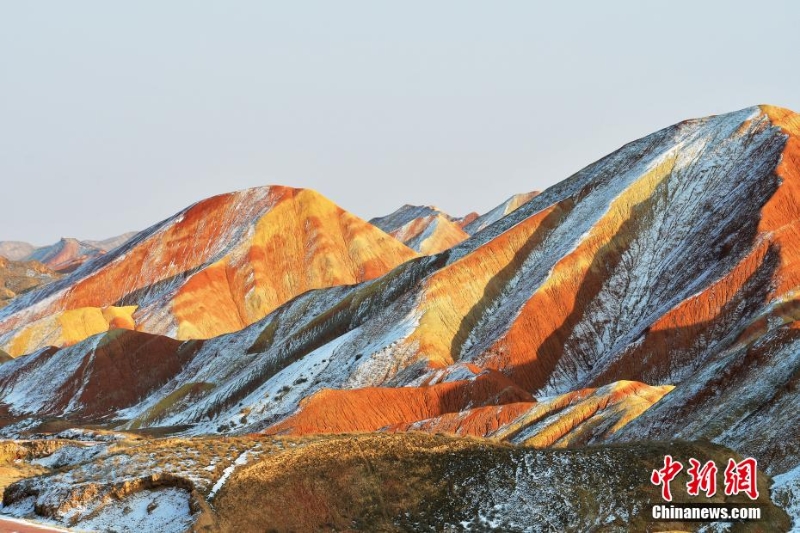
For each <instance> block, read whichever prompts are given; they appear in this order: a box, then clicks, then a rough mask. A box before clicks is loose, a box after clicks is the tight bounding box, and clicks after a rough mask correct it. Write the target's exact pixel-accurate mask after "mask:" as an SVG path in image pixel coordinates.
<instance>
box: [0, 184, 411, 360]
mask: <svg viewBox="0 0 800 533" xmlns="http://www.w3.org/2000/svg"><path fill="white" fill-rule="evenodd" d="M416 256H417V254H416V253H415V252H414V251H413V250H411V249H409V248H407V247H406V246H404V245H403V244H401V243H400V242H398V241H397V240H395V239H393V238H392V237H390V236H388V235H386V234H385V233H383V232H382V231H380V230H378V229H377V228H375V227H374V226H372V225H370V224H369V223H367V222H365V221H363V220H361V219H359V218H358V217H355V216H354V215H352V214H350V213H347V212H346V211H344V210H342V209H341V208H339V207H338V206H336V205H335V204H333V203H332V202H330V201H329V200H328V199H326V198H324V197H323V196H321V195H320V194H318V193H316V192H313V191H308V190H302V189H291V188H288V187H263V188H258V189H250V190H246V191H240V192H237V193H231V194H226V195H222V196H217V197H214V198H210V199H208V200H205V201H202V202H199V203H197V204H195V205H193V206H191V207H189V208H187V209H186V210H184V211H182V212H181V213H179V214H177V215H175V216H174V217H172V218H170V219H168V220H165V221H163V222H161V223H159V224H156V225H155V226H153V227H151V228H149V229H147V230H145V231H143V232H141V233H139V234H138V235H137V236H136V237H134V238H133V239H132V240H130V241H129V242H128V243H127V244H125V245H124V246H122V247H121V248H117V249H116V250H115V251H113V252H111V253H108V254H105V255H103V256H101V257H98V258H97V259H96V260H94V261H92V262H90V263H87V264H85V265H83V267H82V268H80V269H78V270H77V271H75V272H74V273H73V274H72V275H70V276H69V277H68V278H65V279H63V280H61V281H59V282H57V283H54V284H52V285H50V286H49V287H47V289H46V290H43V291H39V292H37V293H34V294H30V295H28V296H26V297H25V298H20V299H17V300H15V301H14V302H13V303H12V304H11V305H9V306H8V307H7V308H6V309H4V310H3V312H0V346H2V347H3V349H5V350H6V351H8V352H9V353H11V354H12V355H14V356H17V355H22V354H24V353H30V352H32V351H35V350H36V349H39V348H42V347H45V346H49V345H55V346H64V345H68V344H71V343H72V342H74V341H77V340H80V339H81V338H85V334H86V333H88V334H96V333H100V332H102V331H105V330H106V329H108V328H109V327H110V326H112V324H103V323H102V321H95V322H94V323H93V324H94V325H95V326H96V327H92V328H88V329H87V328H86V327H85V325H86V323H85V320H84V318H83V313H84V310H88V311H85V312H90V313H91V314H94V315H97V314H98V313H101V312H102V313H107V312H108V310H111V312H112V313H114V314H119V313H122V312H123V311H120V309H124V310H126V311H124V313H125V314H127V315H129V319H130V320H129V321H127V322H128V325H130V326H131V327H135V329H137V330H140V331H145V332H151V333H159V334H163V335H168V336H170V337H173V338H177V339H198V338H209V337H213V336H216V335H220V334H223V333H228V332H232V331H237V330H239V329H241V328H243V327H244V326H247V325H249V324H252V323H253V322H255V321H257V320H260V319H261V318H263V317H264V316H266V315H267V314H268V313H270V312H272V311H273V310H274V309H276V308H277V307H278V306H280V305H281V304H283V303H285V302H287V301H288V300H290V299H292V298H294V297H296V296H298V295H300V294H302V293H303V292H306V291H308V290H310V289H317V288H323V287H330V286H337V285H348V284H353V283H359V282H362V281H366V280H370V279H373V278H376V277H378V276H381V275H383V274H385V273H387V272H388V271H389V270H390V269H392V268H394V267H395V266H397V265H398V264H400V263H402V262H404V261H406V260H408V259H411V258H414V257H416ZM134 307H135V311H134V310H133V308H134ZM54 317H55V318H56V319H57V320H55V322H54V320H53V318H54ZM75 328H77V329H78V332H77V333H76V331H75Z"/></svg>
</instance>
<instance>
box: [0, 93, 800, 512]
mask: <svg viewBox="0 0 800 533" xmlns="http://www.w3.org/2000/svg"><path fill="white" fill-rule="evenodd" d="M518 203H522V205H520V206H519V207H518V208H517V209H515V210H514V211H513V212H511V213H510V214H506V215H505V216H501V215H498V218H497V219H496V221H494V222H493V223H489V225H486V226H483V227H482V228H480V227H479V226H480V224H477V225H475V223H476V222H478V220H479V219H476V220H474V221H473V222H472V223H470V224H468V225H467V226H465V230H466V231H467V232H468V233H473V236H472V237H471V238H468V239H465V240H463V241H462V242H460V243H458V244H455V245H454V246H451V247H448V248H446V249H445V250H444V251H442V252H441V253H436V254H432V255H423V256H419V255H418V254H417V253H415V252H414V251H412V250H410V249H409V248H408V247H406V246H405V245H403V244H402V243H400V242H399V241H398V240H396V239H393V238H392V237H391V236H389V235H387V234H386V233H384V232H383V231H381V230H380V229H378V228H377V227H375V226H374V225H371V224H368V223H366V222H364V221H361V220H360V219H357V218H356V217H354V216H353V215H349V214H348V213H346V212H344V211H342V210H341V209H339V208H337V207H336V206H334V205H333V204H331V203H330V202H328V201H327V200H325V199H323V198H322V197H320V196H319V195H318V194H316V193H313V192H311V191H302V190H296V189H287V188H280V187H270V188H264V189H256V190H252V191H245V192H241V193H234V194H232V195H226V196H222V197H217V198H213V199H210V200H207V201H205V202H201V203H200V204H196V205H195V206H193V207H191V208H189V209H187V210H186V211H184V212H182V213H180V214H179V215H177V216H176V217H173V218H172V219H169V220H167V221H165V222H163V223H160V224H158V225H156V226H154V227H153V228H151V229H150V230H146V231H145V232H143V233H141V234H139V235H138V236H137V237H135V238H134V239H133V240H132V241H131V242H130V243H128V244H127V245H125V246H124V247H123V248H121V249H119V250H117V251H116V252H112V253H110V254H107V255H106V256H103V257H101V258H98V259H96V260H94V261H92V262H91V263H87V264H86V265H84V267H82V268H81V269H79V270H77V271H76V272H74V273H73V274H72V275H70V276H69V277H67V278H64V279H62V280H59V281H57V282H55V283H52V284H50V285H48V286H45V287H43V288H42V289H39V290H37V291H35V292H32V293H30V294H27V295H24V296H23V297H21V298H17V299H15V300H14V301H13V302H12V303H11V304H10V305H9V306H8V307H7V308H6V309H5V310H3V311H0V331H2V332H4V334H3V336H2V337H0V341H2V342H0V348H1V349H3V350H5V351H7V352H9V353H10V354H11V355H12V356H16V355H20V354H21V353H26V352H33V353H31V354H30V355H28V356H26V357H20V358H17V359H15V360H12V361H9V362H6V363H4V364H2V365H0V398H2V404H1V405H0V407H1V409H0V416H1V417H2V418H0V421H1V422H2V424H3V425H4V426H5V428H4V429H3V431H4V432H5V434H6V435H21V434H23V433H25V432H30V431H36V430H38V429H40V428H41V427H42V425H43V424H44V423H45V422H47V423H50V421H52V420H59V422H60V423H63V424H67V425H86V424H94V425H97V424H101V425H104V426H106V427H109V428H115V429H126V430H130V431H150V432H153V431H160V432H164V433H180V434H182V435H184V436H190V435H209V434H223V435H230V434H252V433H255V432H260V433H263V434H266V435H269V436H285V435H292V436H298V437H299V436H304V437H308V436H309V435H318V434H326V433H347V432H364V431H367V432H385V433H389V432H403V433H405V432H407V431H409V430H412V431H425V432H432V433H436V432H440V431H441V432H447V433H452V434H455V435H461V436H471V437H482V438H488V439H490V441H488V442H491V445H492V446H504V445H505V444H500V443H510V444H516V445H520V446H525V447H570V448H575V449H580V447H581V446H583V445H585V444H602V443H606V442H609V441H611V442H615V443H623V444H624V446H625V447H628V448H629V449H630V448H634V449H635V448H636V446H639V448H640V449H644V448H642V446H644V445H642V444H641V443H642V442H643V441H647V442H652V441H664V442H667V443H670V442H672V440H673V439H674V438H676V437H677V438H680V439H682V440H692V441H696V440H707V441H711V442H713V443H715V444H716V445H721V446H725V447H728V448H731V449H732V450H733V451H734V452H736V453H739V454H742V455H750V456H753V457H755V458H757V459H758V461H759V465H760V466H761V467H762V468H763V470H764V471H765V472H766V473H767V474H769V475H775V476H776V479H777V480H779V481H780V482H781V483H782V484H781V485H780V487H782V489H781V490H783V491H785V492H784V493H782V494H783V496H782V498H785V500H786V501H789V502H791V501H795V499H797V496H798V494H797V491H800V484H797V483H796V482H795V481H792V480H794V479H795V476H796V474H795V473H796V472H797V468H798V467H800V433H798V431H799V430H797V428H798V427H800V424H798V421H800V420H799V419H798V417H800V415H799V414H798V413H800V394H799V393H798V387H797V380H798V376H800V356H798V354H800V344H798V343H799V342H800V337H798V333H797V332H798V331H800V329H799V328H798V321H797V318H798V315H797V310H798V309H800V304H798V302H797V295H798V294H799V293H798V287H800V262H798V258H800V253H799V252H798V250H799V249H800V240H799V239H798V237H797V235H798V231H797V224H798V223H800V115H797V114H795V113H793V112H791V111H788V110H784V109H780V108H775V107H769V106H761V107H752V108H747V109H744V110H741V111H737V112H734V113H729V114H725V115H719V116H712V117H707V118H703V119H696V120H687V121H684V122H681V123H679V124H676V125H674V126H671V127H668V128H665V129H663V130H661V131H658V132H656V133H653V134H651V135H649V136H647V137H644V138H642V139H639V140H637V141H634V142H632V143H630V144H627V145H625V146H623V147H622V148H620V149H619V150H617V151H616V152H614V153H612V154H610V155H609V156H607V157H605V158H603V159H601V160H599V161H597V162H596V163H593V164H592V165H590V166H588V167H586V168H585V169H583V170H581V171H579V172H578V173H576V174H575V175H573V176H572V177H570V178H569V179H567V180H565V181H563V182H561V183H559V184H557V185H555V186H554V187H551V188H550V189H547V190H546V191H544V192H542V193H541V194H539V195H537V196H535V197H533V198H531V199H529V200H528V201H527V202H524V203H523V202H522V200H519V201H518ZM401 211H402V210H401ZM406 211H407V212H406V213H399V214H397V216H396V217H394V215H392V216H393V217H394V218H395V220H396V222H395V223H394V224H389V223H388V222H389V221H386V220H383V221H378V222H377V223H379V224H381V223H386V224H387V226H386V227H387V229H390V230H391V227H392V226H394V225H396V223H397V222H402V221H403V220H405V217H406V216H408V217H410V218H408V221H413V220H419V219H420V218H421V217H422V218H424V216H426V215H424V214H423V212H422V211H417V210H413V209H406ZM412 215H413V216H412ZM437 216H438V215H437ZM386 218H389V217H386ZM407 223H408V222H406V223H405V224H407ZM405 224H401V225H400V227H402V226H403V225H405ZM473 225H474V226H473ZM471 226H472V227H473V229H472V230H470V227H471ZM475 228H478V229H475ZM133 306H136V308H135V310H134V309H133ZM87 309H91V310H93V311H88V310H87ZM66 312H71V313H76V312H77V313H90V314H92V313H93V316H94V317H95V319H97V323H98V327H97V328H94V329H98V330H100V334H99V335H95V336H92V337H88V338H85V339H83V340H79V337H82V336H85V335H87V334H89V331H88V329H87V330H85V331H84V330H81V331H80V332H79V333H80V334H79V335H73V336H69V335H66V334H64V335H62V336H61V337H59V338H57V339H56V340H57V341H58V342H51V341H52V339H53V338H55V337H53V336H50V335H49V334H42V333H37V334H35V335H34V334H33V333H30V328H31V327H33V326H31V324H33V325H36V324H41V323H42V321H48V320H50V321H53V320H56V321H59V320H61V321H62V322H61V326H60V327H61V331H64V330H65V329H69V328H71V327H72V326H69V327H65V326H64V323H67V322H69V323H73V322H74V323H80V324H86V323H87V322H88V321H87V320H86V319H84V318H82V317H75V318H74V319H62V318H61V317H62V316H63V314H64V313H66ZM98 314H99V316H98ZM53 317H56V318H53ZM128 319H130V321H131V323H130V324H123V323H124V322H125V321H126V320H128ZM114 321H116V323H117V324H122V325H123V327H125V326H129V327H133V328H135V329H137V330H140V331H126V330H124V329H114V330H113V331H109V332H106V331H105V330H106V329H109V328H113V327H114V326H112V325H111V324H112V322H114ZM104 324H105V325H104ZM37 327H38V326H37ZM54 327H55V326H53V325H52V324H51V325H48V326H46V327H44V326H43V328H44V329H48V328H50V329H53V328H54ZM89 329H91V328H89ZM25 335H28V337H27V338H26V337H25ZM37 335H38V336H37ZM20 339H27V340H25V341H24V342H23V341H21V340H20ZM47 344H57V345H58V344H61V345H69V346H67V347H61V348H47V347H46V345H47ZM263 438H266V437H263ZM631 443H636V444H631ZM487 446H488V445H487ZM611 448H612V449H614V447H613V446H612V447H611ZM581 453H582V452H581ZM626 457H631V455H627V456H626ZM306 471H308V470H306ZM248 472H255V470H252V471H251V470H248ZM264 475H268V474H264ZM269 475H272V474H269ZM645 475H647V472H645ZM243 483H244V484H243V485H242V486H251V485H246V482H245V481H244V478H243ZM326 501H327V500H326ZM321 505H322V504H321ZM787 505H788V504H787ZM503 523H505V522H503ZM298 527H299V526H298Z"/></svg>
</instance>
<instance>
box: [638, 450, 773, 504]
mask: <svg viewBox="0 0 800 533" xmlns="http://www.w3.org/2000/svg"><path fill="white" fill-rule="evenodd" d="M682 470H683V464H682V463H681V462H680V461H676V460H674V459H673V458H672V456H671V455H666V456H664V466H663V468H660V469H658V470H653V473H652V474H651V475H650V481H651V482H652V483H653V485H656V486H658V485H660V486H661V497H662V498H663V499H664V500H665V501H668V502H671V501H672V491H671V489H670V483H671V482H672V481H673V480H674V479H675V477H676V476H677V475H678V474H679V473H680V472H681V471H682ZM718 471H719V469H718V468H717V465H716V463H715V462H714V461H707V462H706V463H705V464H703V463H701V462H700V461H698V460H697V459H694V458H691V459H689V468H688V469H687V470H686V473H687V474H688V475H689V481H688V482H687V483H686V492H687V494H689V495H690V496H698V495H700V493H701V492H702V493H704V494H705V496H706V497H707V498H710V497H712V496H714V494H716V493H717V472H718ZM757 474H758V462H757V461H756V460H755V459H753V458H752V457H748V458H747V459H744V460H742V461H738V462H737V461H735V460H734V459H728V464H727V466H726V467H725V471H724V474H723V483H724V491H725V495H726V496H735V495H737V494H742V493H743V494H746V495H747V497H749V498H750V499H751V500H757V499H758V487H757Z"/></svg>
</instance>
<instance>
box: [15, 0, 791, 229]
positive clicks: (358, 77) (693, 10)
mask: <svg viewBox="0 0 800 533" xmlns="http://www.w3.org/2000/svg"><path fill="white" fill-rule="evenodd" d="M797 5H798V3H797V2H789V1H785V2H770V1H760V2H758V3H752V2H698V1H693V2H675V1H669V2H646V1H635V2H634V1H632V2H607V1H606V2H585V3H577V2H551V3H538V2H532V1H519V2H513V1H493V2H490V1H485V2H470V1H463V0H462V1H447V2H445V1H438V2H436V1H419V2H417V1H403V2H379V1H363V2H352V1H336V2H331V1H324V2H323V1H320V2H303V1H297V2H294V1H293V2H285V1H282V2H256V1H229V2H222V1H219V2H208V1H183V2H178V1H172V2H166V1H158V2H156V1H136V2H108V1H105V0H103V1H80V0H72V1H70V2H65V1H63V0H59V1H50V2H47V1H36V2H26V1H19V0H0V180H2V197H3V201H2V203H1V204H0V240H27V241H31V242H33V243H34V244H45V243H48V242H51V241H54V240H56V239H58V238H59V237H60V236H75V237H80V238H91V239H97V238H102V237H107V236H110V235H113V234H117V233H121V232H123V231H127V230H132V229H142V228H144V227H146V226H148V225H150V224H152V223H154V222H156V221H158V220H160V219H162V218H164V217H167V216H169V215H171V214H172V213H174V212H175V211H177V210H179V209H181V208H182V207H184V206H186V205H188V204H190V203H192V202H194V201H197V200H199V199H202V198H204V197H207V196H210V195H213V194H216V193H221V192H225V191H229V190H234V189H241V188H245V187H250V186H256V185H263V184H269V183H280V184H286V185H292V186H298V187H310V188H314V189H317V190H319V191H320V192H322V193H323V194H325V195H327V196H328V197H330V198H331V199H333V200H334V201H336V202H337V203H339V204H340V205H341V206H343V207H345V208H346V209H349V210H351V211H353V212H354V213H356V214H358V215H360V216H362V217H364V218H370V217H372V216H376V215H382V214H386V213H388V212H390V211H392V210H394V209H395V208H396V207H398V206H399V205H400V204H403V203H421V204H436V205H438V206H440V207H441V208H443V209H445V210H446V211H448V212H451V213H452V214H463V213H465V212H468V211H471V210H478V211H485V210H487V209H489V208H491V207H492V206H494V205H496V204H498V203H499V202H501V201H502V200H503V199H504V198H506V197H507V196H509V195H511V194H513V193H515V192H521V191H526V190H532V189H541V188H544V187H546V186H548V185H550V184H553V183H555V182H557V181H559V180H561V179H564V178H566V177H568V176H569V175H570V174H572V173H573V172H575V171H576V170H578V169H580V168H582V167H583V166H585V165H587V164H589V163H591V162H592V161H594V160H596V159H598V158H599V157H601V156H603V155H605V154H606V153H608V152H611V151H613V150H615V149H616V148H618V147H619V146H620V145H622V144H624V143H626V142H628V141H631V140H633V139H635V138H638V137H641V136H643V135H645V134H647V133H650V132H651V131H654V130H656V129H658V128H661V127H663V126H667V125H669V124H671V123H674V122H677V121H680V120H682V119H685V118H690V117H694V116H703V115H708V114H713V113H721V112H726V111H732V110H735V109H739V108H742V107H746V106H749V105H754V104H759V103H773V104H776V105H782V106H785V107H790V108H794V109H796V110H800V91H799V90H798V89H799V88H800V85H799V84H798V82H799V81H800V69H799V68H798V67H797V64H798V63H797V58H798V53H799V52H800V28H799V25H798V23H799V22H800V8H798V7H797Z"/></svg>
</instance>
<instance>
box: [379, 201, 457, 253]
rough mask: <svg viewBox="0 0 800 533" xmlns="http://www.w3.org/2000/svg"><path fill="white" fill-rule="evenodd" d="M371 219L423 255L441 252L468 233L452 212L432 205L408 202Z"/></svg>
mask: <svg viewBox="0 0 800 533" xmlns="http://www.w3.org/2000/svg"><path fill="white" fill-rule="evenodd" d="M370 223H371V224H373V225H374V226H377V227H378V228H380V229H382V230H383V231H385V232H386V233H388V234H389V235H391V236H392V237H394V238H396V239H397V240H399V241H401V242H403V243H404V244H405V245H406V246H408V247H409V248H413V249H414V250H416V251H418V252H419V253H421V254H423V255H432V254H438V253H440V252H443V251H445V250H447V249H449V248H452V247H453V246H455V245H456V244H458V243H460V242H461V241H463V240H465V239H467V238H468V237H469V235H468V234H467V233H466V232H465V231H464V230H462V229H461V227H460V226H459V224H458V222H456V221H454V219H453V218H452V217H450V215H447V214H445V213H444V212H442V211H440V210H439V209H437V208H435V207H431V206H418V205H408V204H406V205H404V206H403V207H401V208H400V209H398V210H397V211H395V212H394V213H392V214H390V215H386V216H385V217H379V218H373V219H372V220H370Z"/></svg>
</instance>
